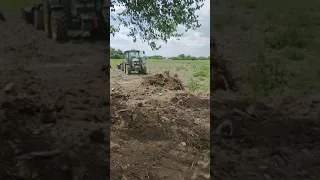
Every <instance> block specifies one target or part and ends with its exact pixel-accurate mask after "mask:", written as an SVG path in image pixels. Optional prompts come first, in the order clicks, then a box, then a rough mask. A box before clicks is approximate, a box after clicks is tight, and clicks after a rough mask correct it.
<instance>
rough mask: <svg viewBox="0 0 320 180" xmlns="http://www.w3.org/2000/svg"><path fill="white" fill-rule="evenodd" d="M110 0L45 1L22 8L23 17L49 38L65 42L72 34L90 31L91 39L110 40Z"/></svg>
mask: <svg viewBox="0 0 320 180" xmlns="http://www.w3.org/2000/svg"><path fill="white" fill-rule="evenodd" d="M109 3H110V1H109V0H42V3H39V4H33V5H31V6H28V7H25V8H22V9H21V18H22V19H23V20H24V21H26V22H27V23H29V24H33V26H34V27H35V28H36V29H43V30H45V32H46V35H47V37H48V38H52V39H53V40H55V41H61V40H66V39H67V38H68V37H69V32H70V31H72V30H74V31H82V32H90V34H91V36H93V37H95V38H98V39H101V40H108V37H109V33H110V30H109V19H110V4H109Z"/></svg>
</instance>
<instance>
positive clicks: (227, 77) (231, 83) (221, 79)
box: [210, 38, 237, 90]
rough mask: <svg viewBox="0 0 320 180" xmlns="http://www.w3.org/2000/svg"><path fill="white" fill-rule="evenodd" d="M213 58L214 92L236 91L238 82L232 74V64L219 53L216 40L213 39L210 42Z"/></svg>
mask: <svg viewBox="0 0 320 180" xmlns="http://www.w3.org/2000/svg"><path fill="white" fill-rule="evenodd" d="M210 41H211V42H210V47H211V48H210V49H211V56H212V57H213V59H212V60H211V75H210V76H211V84H213V86H212V87H213V89H212V90H219V89H222V90H236V88H237V87H236V82H235V80H234V79H233V76H232V74H231V70H230V65H231V63H230V62H229V61H227V60H226V59H224V58H223V56H222V55H221V54H220V53H219V52H218V47H217V43H216V40H215V39H214V38H211V40H210Z"/></svg>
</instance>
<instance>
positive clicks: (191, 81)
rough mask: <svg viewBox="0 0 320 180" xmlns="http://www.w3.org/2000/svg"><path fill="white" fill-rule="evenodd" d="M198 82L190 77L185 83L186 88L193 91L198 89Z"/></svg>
mask: <svg viewBox="0 0 320 180" xmlns="http://www.w3.org/2000/svg"><path fill="white" fill-rule="evenodd" d="M200 86H201V85H200V83H199V82H198V81H196V80H195V79H194V78H190V79H189V81H188V84H187V88H188V90H189V91H190V92H195V91H197V90H198V89H200Z"/></svg>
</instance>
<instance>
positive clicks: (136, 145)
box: [111, 69, 210, 180]
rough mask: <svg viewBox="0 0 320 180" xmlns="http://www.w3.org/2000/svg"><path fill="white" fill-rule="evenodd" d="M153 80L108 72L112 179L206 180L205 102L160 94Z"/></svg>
mask: <svg viewBox="0 0 320 180" xmlns="http://www.w3.org/2000/svg"><path fill="white" fill-rule="evenodd" d="M164 76H165V75H164ZM153 77H154V76H147V77H145V76H134V75H133V76H127V75H124V74H121V71H119V70H117V69H116V70H112V72H111V89H112V91H111V121H112V123H113V125H112V127H111V171H112V173H111V178H121V176H125V177H127V178H128V179H141V178H149V179H178V180H179V179H181V180H182V179H209V176H208V175H209V167H208V164H209V162H208V157H209V146H208V144H209V111H210V109H209V99H208V97H198V96H195V95H192V94H189V93H187V92H184V91H172V90H168V89H169V88H164V90H163V91H162V92H158V91H157V88H156V87H155V86H153V85H148V84H147V83H148V82H149V80H150V78H153ZM157 77H159V75H157ZM112 81H113V82H112ZM153 82H154V81H153ZM166 82H168V81H166ZM170 82H173V81H170ZM188 100H189V101H188ZM204 102H206V103H204ZM206 124H207V125H206ZM200 146H201V147H200Z"/></svg>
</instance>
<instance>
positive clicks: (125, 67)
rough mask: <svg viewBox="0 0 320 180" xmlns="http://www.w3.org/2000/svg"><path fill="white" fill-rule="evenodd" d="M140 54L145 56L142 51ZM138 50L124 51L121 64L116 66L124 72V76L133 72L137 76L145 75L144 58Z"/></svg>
mask: <svg viewBox="0 0 320 180" xmlns="http://www.w3.org/2000/svg"><path fill="white" fill-rule="evenodd" d="M142 54H145V52H144V51H142ZM142 54H141V51H139V50H134V49H133V50H129V51H125V52H124V55H125V59H124V60H122V63H120V64H118V65H117V66H118V69H120V70H121V71H124V72H125V73H126V74H128V75H131V74H132V73H133V72H135V73H137V74H147V65H146V58H145V57H144V55H142Z"/></svg>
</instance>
